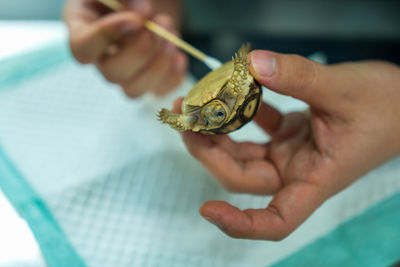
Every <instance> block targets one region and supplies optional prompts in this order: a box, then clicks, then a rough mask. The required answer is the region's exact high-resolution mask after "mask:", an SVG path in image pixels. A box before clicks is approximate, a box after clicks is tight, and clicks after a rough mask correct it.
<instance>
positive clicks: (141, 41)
mask: <svg viewBox="0 0 400 267" xmlns="http://www.w3.org/2000/svg"><path fill="white" fill-rule="evenodd" d="M154 21H155V22H156V23H158V24H159V25H161V26H162V27H164V28H165V29H168V30H170V31H172V28H173V25H172V24H173V23H172V20H171V18H170V17H168V16H166V15H162V14H161V15H157V16H156V17H155V18H154ZM186 65H187V59H186V56H185V55H183V53H182V52H180V51H178V49H177V48H176V47H175V46H174V45H173V44H171V43H169V42H167V41H165V40H162V39H161V38H160V37H158V36H156V35H154V34H153V33H152V32H150V31H148V30H146V29H143V30H141V31H140V32H138V33H136V34H134V35H131V36H129V37H127V38H125V39H124V40H122V43H121V45H120V46H119V47H118V49H117V51H116V53H115V54H113V55H109V56H105V57H103V59H102V60H101V61H100V62H99V63H98V64H97V67H98V69H99V70H100V72H101V73H102V74H103V76H104V77H106V79H107V80H108V81H110V82H114V83H118V84H120V85H121V86H122V88H123V89H124V92H125V94H126V95H127V96H129V97H132V98H133V97H138V96H140V95H142V94H143V93H144V92H146V91H153V92H155V93H156V94H157V95H162V94H166V93H168V92H169V91H170V90H172V89H173V88H175V87H176V86H177V85H179V83H180V82H181V79H182V78H183V76H184V74H185V71H186Z"/></svg>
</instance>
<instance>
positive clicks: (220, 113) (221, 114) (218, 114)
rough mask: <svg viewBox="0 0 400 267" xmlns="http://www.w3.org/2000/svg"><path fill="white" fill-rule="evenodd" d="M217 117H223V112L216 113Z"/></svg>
mask: <svg viewBox="0 0 400 267" xmlns="http://www.w3.org/2000/svg"><path fill="white" fill-rule="evenodd" d="M217 116H218V117H225V112H223V111H221V110H220V111H218V112H217Z"/></svg>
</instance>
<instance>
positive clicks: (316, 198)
mask: <svg viewBox="0 0 400 267" xmlns="http://www.w3.org/2000/svg"><path fill="white" fill-rule="evenodd" d="M248 60H249V62H250V72H251V73H252V74H253V75H254V77H255V78H256V80H257V81H258V82H259V83H261V84H262V85H264V86H265V87H267V88H269V89H270V90H273V91H275V92H278V93H281V94H284V95H288V96H292V97H295V98H298V99H301V100H303V101H305V102H307V103H308V104H309V105H310V109H309V110H308V111H307V112H303V113H301V112H295V113H289V114H285V115H283V114H281V113H279V112H278V111H277V110H276V109H274V108H273V107H271V106H270V105H268V104H266V103H263V104H262V105H261V107H260V110H259V111H258V113H257V115H256V117H255V121H256V123H257V124H258V125H259V126H260V127H261V128H262V129H263V130H265V132H266V133H268V134H269V135H270V137H271V140H270V142H268V143H267V144H256V143H251V142H239V143H238V142H234V141H233V140H231V139H230V138H229V136H227V135H224V136H218V135H214V136H210V135H203V134H200V133H195V132H190V131H186V132H182V138H183V141H184V143H185V144H186V146H187V148H188V150H189V152H190V153H191V154H192V156H194V157H195V158H196V159H198V160H199V161H200V162H201V163H202V165H203V166H204V167H205V168H206V169H207V170H208V171H209V172H210V173H211V174H212V175H213V176H214V177H215V178H216V179H217V180H218V181H219V183H220V184H221V185H222V186H223V187H224V188H226V189H227V190H229V191H232V192H237V193H250V194H260V195H273V199H272V201H271V202H270V203H269V204H268V206H267V207H266V208H264V209H246V210H240V209H238V208H237V207H234V206H232V205H230V204H228V203H226V202H224V201H210V202H206V203H204V204H203V205H202V206H201V208H200V214H201V215H202V216H203V217H204V218H205V219H207V220H208V221H210V222H211V223H213V224H215V225H216V226H218V227H219V228H220V229H221V230H222V231H223V232H225V233H226V234H227V235H229V236H231V237H234V238H246V239H264V240H282V239H283V238H285V237H287V236H288V235H289V234H290V233H291V232H293V231H294V230H295V229H296V228H297V227H298V226H299V225H300V224H301V223H302V222H304V221H305V220H306V219H307V218H308V217H309V216H310V215H311V214H312V213H313V211H315V210H316V209H317V208H318V207H319V206H320V205H321V204H322V203H323V202H324V201H325V200H327V199H328V198H329V197H331V196H333V195H334V194H336V193H338V192H339V191H341V190H342V189H344V188H346V187H347V186H349V185H350V184H351V183H353V182H354V181H356V180H357V179H358V178H359V177H361V176H362V175H363V174H365V173H366V172H368V171H369V170H371V169H373V168H375V167H377V166H379V165H380V164H382V163H383V162H385V161H387V160H389V159H390V158H392V157H394V156H396V155H398V154H399V153H400V123H399V122H400V105H399V103H400V68H399V67H398V66H396V65H394V64H391V63H387V62H379V61H364V62H351V63H342V64H336V65H328V66H325V65H320V64H318V63H315V62H313V61H310V60H308V59H306V58H303V57H300V56H297V55H284V54H278V53H274V52H270V51H263V50H256V51H253V52H251V53H250V54H249V57H248ZM181 101H182V99H178V100H177V101H175V103H174V111H175V112H179V111H180V103H181Z"/></svg>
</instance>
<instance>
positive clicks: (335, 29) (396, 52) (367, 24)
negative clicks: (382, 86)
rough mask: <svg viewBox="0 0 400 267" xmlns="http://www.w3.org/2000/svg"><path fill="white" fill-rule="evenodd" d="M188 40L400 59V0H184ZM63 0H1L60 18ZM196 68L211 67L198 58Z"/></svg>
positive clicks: (226, 53) (40, 16)
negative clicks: (249, 43)
mask: <svg viewBox="0 0 400 267" xmlns="http://www.w3.org/2000/svg"><path fill="white" fill-rule="evenodd" d="M182 3H183V6H184V7H183V11H184V12H183V25H182V27H183V28H182V32H183V36H184V37H185V39H186V40H188V41H189V42H191V43H193V44H194V45H195V46H197V47H199V48H200V49H202V50H204V51H205V52H208V53H209V54H210V55H213V56H215V57H218V58H220V59H222V60H227V59H229V58H230V57H231V56H232V51H234V50H236V49H238V47H240V45H241V44H242V43H243V42H251V43H252V46H253V48H257V49H258V48H262V49H270V50H274V51H278V52H283V53H297V54H301V55H309V54H311V53H313V52H315V51H323V52H324V53H325V54H326V55H327V59H328V62H329V63H336V62H341V61H348V60H362V59H384V60H389V61H392V62H395V63H398V64H399V63H400V49H399V48H400V15H399V14H400V1H397V0H335V1H322V0H303V1H298V0H283V1H282V0H250V1H232V0H219V1H213V0H201V1H200V0H186V1H185V0H182ZM63 4H64V1H63V0H35V1H34V4H33V2H32V1H30V0H13V1H6V0H2V1H0V18H1V19H3V20H4V19H5V20H57V19H59V18H60V14H61V13H62V7H63ZM191 65H192V66H191V70H192V72H193V73H194V74H195V75H196V76H197V77H200V76H202V75H203V74H204V73H205V72H206V71H207V69H206V68H205V67H203V66H202V65H201V64H198V62H195V61H193V62H192V64H191Z"/></svg>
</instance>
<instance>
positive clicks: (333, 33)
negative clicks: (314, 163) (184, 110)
mask: <svg viewBox="0 0 400 267" xmlns="http://www.w3.org/2000/svg"><path fill="white" fill-rule="evenodd" d="M182 2H183V6H184V7H183V24H182V35H183V37H184V39H186V40H187V41H189V42H190V43H192V44H193V45H194V46H196V47H198V48H200V49H201V50H203V51H205V52H206V53H208V54H210V55H212V56H214V57H217V58H219V59H221V60H224V61H225V60H228V59H229V58H230V57H231V56H232V51H235V50H237V49H238V47H240V45H241V44H242V43H244V42H250V43H251V44H252V46H253V48H255V49H270V50H273V51H278V52H283V53H297V54H301V55H304V56H308V55H310V54H312V53H314V52H317V51H320V52H322V53H324V55H325V56H326V58H327V62H328V63H336V62H342V61H349V60H362V59H383V60H388V61H391V62H394V63H397V64H400V1H396V0H337V1H322V0H304V1H298V0H262V1H261V0H249V1H232V0H218V1H215V0H198V1H195V0H187V1H184V0H182ZM63 5H64V1H62V0H34V1H32V0H13V1H7V0H0V22H1V23H0V31H2V30H3V31H2V32H3V33H4V30H5V28H4V27H7V29H6V30H7V32H8V33H10V34H13V35H18V34H19V33H21V31H13V30H11V31H10V29H13V28H12V26H13V25H14V24H13V23H15V25H16V27H17V28H18V27H20V26H18V25H20V24H19V23H20V21H24V25H29V24H30V23H32V25H38V24H36V23H37V22H38V21H58V20H60V18H61V13H62V7H63ZM10 25H11V26H10ZM2 27H3V28H2ZM51 34H54V32H52V33H51ZM38 36H39V35H33V37H32V41H40V40H33V39H35V38H36V39H38V38H39V39H40V37H38ZM3 38H7V39H8V37H7V36H4V34H3V36H2V39H3ZM14 38H15V36H14ZM17 39H18V38H17ZM1 42H2V43H4V40H2V41H1ZM12 46H13V47H15V45H14V44H12ZM23 47H24V46H22V48H23ZM7 49H8V48H7ZM7 49H1V45H0V56H2V57H5V56H7V53H9V50H7ZM191 63H192V64H191V66H190V69H191V72H192V73H193V74H194V75H195V76H197V77H201V76H202V75H204V74H205V73H206V72H207V71H208V70H207V69H206V67H204V66H203V65H202V64H201V63H199V62H196V61H194V60H192V62H191ZM0 216H1V218H2V219H1V220H0V266H43V262H42V261H41V260H40V259H38V255H39V250H38V248H37V246H36V244H35V242H34V239H33V237H32V235H31V234H30V232H29V230H28V228H27V225H26V224H25V223H24V221H23V220H22V219H20V218H19V217H18V215H17V213H15V212H14V211H13V210H12V208H11V206H10V204H9V203H8V202H7V200H6V199H5V198H4V196H2V195H1V191H0ZM10 240H12V242H10ZM15 258H20V259H22V261H19V262H13V260H14V259H15ZM24 261H26V262H24ZM28 262H29V263H28ZM30 264H31V265H30Z"/></svg>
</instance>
